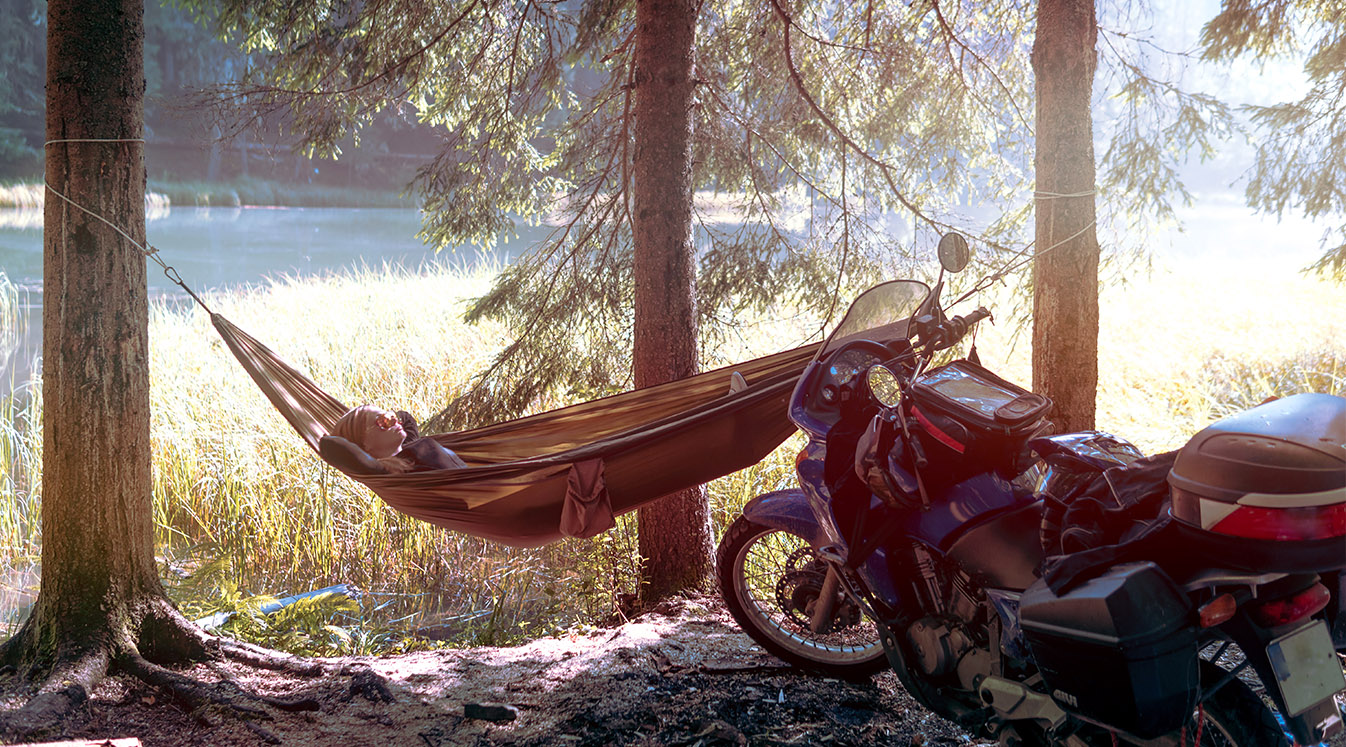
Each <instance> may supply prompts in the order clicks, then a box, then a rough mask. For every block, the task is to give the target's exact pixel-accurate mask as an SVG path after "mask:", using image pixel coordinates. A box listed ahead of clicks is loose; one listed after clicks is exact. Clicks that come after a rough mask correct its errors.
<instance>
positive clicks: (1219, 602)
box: [1197, 594, 1239, 628]
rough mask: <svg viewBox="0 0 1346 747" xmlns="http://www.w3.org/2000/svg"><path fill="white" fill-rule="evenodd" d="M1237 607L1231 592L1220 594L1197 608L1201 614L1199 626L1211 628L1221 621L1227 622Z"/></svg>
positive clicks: (1237, 604)
mask: <svg viewBox="0 0 1346 747" xmlns="http://www.w3.org/2000/svg"><path fill="white" fill-rule="evenodd" d="M1238 608H1239V603H1238V601H1237V600H1236V599H1234V595H1233V594H1221V595H1220V596H1218V597H1216V598H1214V599H1212V600H1210V601H1209V602H1206V603H1205V604H1203V605H1201V609H1199V610H1197V612H1198V614H1200V616H1201V627H1203V628H1213V627H1215V626H1216V625H1220V624H1221V623H1226V622H1229V620H1230V619H1231V618H1233V617H1234V613H1235V612H1237V611H1238Z"/></svg>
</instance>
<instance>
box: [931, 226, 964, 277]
mask: <svg viewBox="0 0 1346 747" xmlns="http://www.w3.org/2000/svg"><path fill="white" fill-rule="evenodd" d="M938 252H939V264H940V266H941V267H943V268H944V269H945V270H947V271H949V272H962V271H963V268H964V267H967V263H968V260H970V259H972V252H970V251H968V248H967V239H965V238H963V235H962V234H960V233H953V232H949V233H946V234H944V236H943V237H941V238H940V240H939V249H938Z"/></svg>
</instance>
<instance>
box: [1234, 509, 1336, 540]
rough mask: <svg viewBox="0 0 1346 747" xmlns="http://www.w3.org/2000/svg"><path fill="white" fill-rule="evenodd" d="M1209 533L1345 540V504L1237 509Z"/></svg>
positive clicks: (1254, 536) (1291, 538)
mask: <svg viewBox="0 0 1346 747" xmlns="http://www.w3.org/2000/svg"><path fill="white" fill-rule="evenodd" d="M1210 530H1211V531H1212V532H1219V533H1220V534H1227V535H1230V536H1233V537H1247V538H1249V539H1263V540H1316V539H1329V538H1332V537H1346V503H1337V504H1333V505H1330V506H1302V507H1298V508H1263V507H1260V506H1239V507H1238V508H1237V509H1235V510H1234V512H1233V513H1231V514H1229V515H1228V516H1226V517H1224V518H1223V519H1221V520H1220V521H1218V522H1216V524H1215V525H1214V526H1212V527H1211V528H1210Z"/></svg>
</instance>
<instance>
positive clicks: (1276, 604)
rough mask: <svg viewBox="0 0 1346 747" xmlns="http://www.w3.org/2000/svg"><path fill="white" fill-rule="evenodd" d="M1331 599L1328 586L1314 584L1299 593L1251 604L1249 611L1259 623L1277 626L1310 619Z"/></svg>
mask: <svg viewBox="0 0 1346 747" xmlns="http://www.w3.org/2000/svg"><path fill="white" fill-rule="evenodd" d="M1331 599H1332V593H1331V592H1329V591H1328V590H1327V587H1326V586H1323V585H1322V584H1314V585H1313V586H1310V587H1309V588H1307V589H1305V590H1303V591H1301V592H1299V593H1298V594H1292V595H1290V596H1288V597H1282V598H1281V599H1272V600H1270V601H1267V602H1259V603H1257V604H1254V605H1251V606H1250V607H1249V608H1248V613H1249V614H1250V615H1252V618H1253V620H1254V621H1255V622H1256V623H1257V624H1258V625H1261V626H1262V627H1265V628H1275V627H1279V626H1281V625H1289V624H1290V623H1295V622H1299V621H1300V620H1306V619H1308V618H1309V617H1310V616H1312V615H1315V614H1317V613H1318V612H1319V611H1320V610H1322V609H1323V608H1324V607H1326V606H1327V603H1328V602H1329V601H1330V600H1331Z"/></svg>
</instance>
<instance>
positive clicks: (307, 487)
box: [0, 263, 1346, 653]
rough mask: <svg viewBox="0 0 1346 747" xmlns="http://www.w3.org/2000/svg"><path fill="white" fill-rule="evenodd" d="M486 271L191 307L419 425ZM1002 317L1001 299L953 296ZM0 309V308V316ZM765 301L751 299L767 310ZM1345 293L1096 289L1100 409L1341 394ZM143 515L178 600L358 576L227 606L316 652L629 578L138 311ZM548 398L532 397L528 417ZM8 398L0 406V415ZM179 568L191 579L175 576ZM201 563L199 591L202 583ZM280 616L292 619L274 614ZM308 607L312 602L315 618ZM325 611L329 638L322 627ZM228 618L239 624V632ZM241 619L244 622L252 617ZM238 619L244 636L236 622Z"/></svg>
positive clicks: (1122, 430)
mask: <svg viewBox="0 0 1346 747" xmlns="http://www.w3.org/2000/svg"><path fill="white" fill-rule="evenodd" d="M492 272H493V271H492V270H489V269H488V270H484V271H475V272H468V271H464V270H460V269H456V268H455V267H453V266H452V265H450V264H448V263H445V264H443V265H441V266H438V267H432V268H428V269H426V270H423V271H421V272H417V273H409V272H406V271H403V270H396V269H389V268H365V269H361V270H358V271H355V272H351V273H347V274H341V275H330V276H326V277H321V278H316V279H309V280H295V279H280V280H277V281H274V282H271V283H268V284H265V285H259V286H256V287H251V288H246V289H242V290H238V291H233V292H227V293H216V294H212V295H210V296H209V298H208V299H207V301H208V303H210V304H211V306H212V307H213V308H214V309H215V310H217V311H219V312H221V313H223V314H224V315H225V316H227V317H229V318H230V319H231V320H232V321H234V322H235V323H237V324H238V325H239V326H241V327H243V328H244V329H246V330H248V331H249V332H250V333H252V334H253V335H255V336H257V337H258V338H259V339H261V340H263V341H264V342H265V343H266V344H268V345H269V346H271V347H272V348H273V349H274V350H276V351H278V352H279V353H280V354H281V356H282V357H283V358H285V359H286V360H287V361H289V362H290V363H291V364H293V365H295V366H296V367H297V368H299V369H300V370H302V371H305V372H306V373H307V374H309V375H310V376H311V377H312V378H313V379H314V380H315V381H316V382H318V383H319V384H320V385H321V386H323V387H324V388H325V389H327V390H328V391H329V392H331V393H333V394H334V395H335V396H337V397H338V398H340V399H342V400H343V401H344V402H346V403H348V404H356V403H360V402H372V403H375V404H380V405H383V406H388V407H392V406H397V407H400V408H404V409H407V410H410V411H411V412H413V413H414V414H416V415H418V416H419V417H421V418H425V417H428V416H429V415H431V414H433V413H435V412H436V411H438V410H439V409H440V408H441V407H442V406H443V405H444V404H445V403H447V402H449V401H450V400H452V399H453V398H454V397H455V396H456V395H458V394H459V393H461V392H462V391H463V390H464V388H465V387H466V386H467V385H468V383H469V379H470V376H471V375H472V374H473V372H475V371H478V370H481V369H482V368H483V367H484V365H485V364H486V363H487V362H488V361H489V360H490V359H491V357H492V356H493V355H494V354H495V353H496V352H497V351H498V350H499V349H500V348H501V346H502V345H504V344H505V342H506V337H507V331H506V330H504V329H501V328H499V327H497V326H494V325H491V324H478V325H476V326H467V325H465V324H463V323H462V321H461V317H462V314H463V311H464V309H465V308H466V303H467V300H468V299H470V298H472V297H474V296H475V295H478V294H480V293H482V292H484V291H485V290H486V288H487V287H488V285H489V283H490V279H491V276H492ZM973 303H983V304H985V305H987V306H990V307H991V308H993V309H996V310H999V311H1001V312H1002V313H1001V318H1002V319H1005V318H1007V314H1005V313H1004V312H1005V311H1006V310H1007V309H1008V308H1009V307H1010V302H1009V300H1008V297H1000V296H989V295H988V296H987V297H985V298H982V299H974V300H973ZM3 308H4V307H3V305H0V317H2V316H3ZM768 316H770V315H768ZM779 318H780V319H783V320H785V321H776V320H773V319H769V318H768V319H757V320H752V319H749V320H746V321H745V323H744V324H743V325H742V326H741V327H740V328H738V329H737V330H736V331H735V332H734V333H733V334H732V335H728V336H726V337H725V338H724V340H725V342H724V345H723V346H721V347H720V348H719V353H718V357H719V358H720V359H722V360H733V359H742V358H747V357H751V356H754V355H761V354H765V353H768V352H773V351H775V350H779V349H782V348H786V347H790V346H793V345H797V344H800V343H802V342H803V341H804V340H805V339H806V338H808V337H809V335H810V334H812V333H813V332H814V331H816V329H817V323H816V320H810V319H794V318H793V317H792V316H791V315H789V314H780V315H779ZM1343 320H1346V297H1343V295H1342V294H1341V293H1340V292H1339V288H1338V287H1334V286H1332V285H1331V284H1329V283H1326V282H1321V281H1318V280H1315V279H1313V278H1308V277H1304V276H1299V275H1293V274H1285V275H1284V276H1274V277H1270V278H1268V275H1267V273H1259V274H1256V277H1255V279H1253V278H1252V277H1250V275H1249V274H1244V275H1242V276H1240V275H1235V274H1232V273H1231V274H1230V275H1228V276H1221V277H1214V276H1206V277H1203V278H1201V279H1200V281H1199V282H1194V281H1193V280H1192V279H1191V278H1190V277H1188V276H1186V275H1183V274H1179V273H1173V272H1167V273H1163V272H1161V273H1157V274H1155V275H1153V276H1149V277H1145V278H1141V279H1138V280H1135V281H1133V282H1132V283H1130V284H1129V285H1127V286H1125V287H1110V288H1108V289H1106V290H1105V292H1104V295H1103V318H1102V330H1101V334H1100V344H1101V348H1102V352H1101V360H1100V370H1101V380H1100V396H1099V409H1098V421H1099V426H1100V428H1103V429H1106V430H1110V431H1112V432H1115V433H1117V434H1119V435H1123V436H1125V437H1127V438H1130V439H1131V440H1133V441H1135V442H1136V443H1137V444H1139V445H1140V446H1142V448H1144V449H1145V450H1146V451H1155V450H1159V449H1166V448H1174V447H1176V446H1178V445H1180V444H1181V443H1182V442H1183V441H1184V440H1185V439H1186V438H1187V437H1189V436H1190V435H1191V433H1193V432H1194V431H1195V430H1197V429H1199V428H1200V427H1202V426H1204V425H1205V424H1207V423H1209V422H1210V421H1211V420H1213V419H1215V418H1217V417H1220V416H1221V415H1224V414H1227V413H1228V412H1230V411H1233V410H1235V409H1239V408H1242V407H1246V406H1248V405H1250V404H1256V403H1257V402H1258V401H1260V400H1261V399H1263V398H1265V397H1266V396H1272V395H1284V394H1289V393H1292V392H1293V391H1300V390H1318V391H1329V392H1336V393H1342V392H1343V390H1344V387H1343V379H1344V377H1346V329H1343V325H1344V324H1346V321H1343ZM1022 331H1023V330H1019V329H1016V328H1015V326H1014V325H1012V324H1010V323H1008V322H1006V321H1002V322H1001V323H1000V324H998V325H994V326H992V325H986V327H985V328H984V329H983V330H981V331H980V332H979V334H978V338H977V339H978V346H979V349H980V352H981V355H982V359H983V362H984V363H985V364H986V365H987V366H988V367H990V368H992V369H993V370H996V371H998V372H1001V373H1002V374H1004V375H1005V376H1006V377H1007V378H1010V379H1012V380H1016V381H1020V382H1022V383H1025V384H1026V383H1028V382H1029V381H1030V378H1029V376H1028V371H1029V365H1030V364H1029V357H1028V336H1027V335H1026V334H1018V335H1017V336H1016V333H1017V332H1022ZM151 388H152V393H151V396H152V409H153V426H152V441H153V450H154V454H153V463H154V521H155V526H156V529H157V537H158V541H159V543H160V545H161V547H162V548H163V556H164V560H165V567H166V577H167V578H168V579H169V580H170V582H172V583H171V584H170V585H171V586H173V587H174V589H175V593H176V594H177V595H178V598H179V599H180V603H181V604H182V605H183V606H184V608H185V609H187V610H189V611H190V612H191V613H192V614H198V613H199V614H206V613H209V612H214V611H216V610H218V609H239V610H242V611H244V612H246V610H247V609H248V607H247V605H248V601H247V600H248V599H249V598H251V597H253V596H255V595H275V596H280V595H283V594H287V593H292V592H298V591H306V590H308V589H312V588H319V587H323V586H328V585H331V584H335V583H343V582H344V583H349V584H352V585H355V586H357V587H359V588H361V589H363V590H364V591H365V592H366V595H365V596H364V597H363V598H362V599H361V600H360V604H359V610H358V611H353V610H352V608H351V607H350V606H349V605H346V606H342V605H341V604H334V605H333V606H332V607H331V609H330V610H328V611H329V612H330V613H331V615H333V616H334V617H333V618H332V620H334V621H335V622H333V621H328V622H321V621H319V622H313V620H314V619H316V618H314V615H316V614H317V612H315V610H317V611H318V612H321V611H322V610H323V609H327V608H323V607H321V606H320V605H319V606H313V605H310V606H308V607H305V608H304V610H302V611H301V612H302V616H303V617H304V619H305V620H307V621H308V622H305V623H304V625H306V626H307V627H305V628H304V629H305V630H311V631H312V634H311V635H306V636H300V637H299V638H295V637H294V636H292V635H290V634H289V633H287V632H285V631H279V630H277V629H275V626H274V625H273V626H272V627H270V628H267V627H265V626H262V625H261V623H259V622H258V619H257V618H256V617H255V616H250V615H246V614H245V615H244V616H243V617H242V618H240V620H241V621H242V622H240V623H239V625H240V627H239V628H238V629H236V631H235V632H236V633H237V634H239V635H252V636H254V637H256V638H258V639H259V640H265V641H269V642H274V643H277V644H278V645H286V646H289V647H291V648H293V649H295V650H304V651H315V652H323V653H340V652H370V651H374V650H383V651H394V650H406V649H407V648H411V647H415V646H422V645H427V644H425V643H424V642H423V641H420V642H418V641H419V639H414V638H412V637H410V631H412V630H413V629H421V630H422V631H423V632H426V633H429V634H432V635H434V636H435V637H437V638H440V639H447V640H449V641H451V642H457V643H491V644H501V643H509V642H513V641H518V640H521V639H523V638H526V637H532V636H536V635H540V634H546V633H552V632H556V631H559V630H562V629H565V628H568V627H572V626H576V625H584V624H589V623H593V622H596V621H600V620H605V619H610V618H612V617H613V616H614V615H618V614H620V613H621V611H622V610H623V608H624V604H625V601H626V600H627V599H628V598H629V595H632V594H634V593H635V592H636V587H635V584H636V581H635V578H636V569H637V560H636V551H635V548H636V536H635V521H634V519H633V517H624V518H623V519H621V520H620V522H619V524H618V527H617V528H616V529H614V530H612V531H610V532H608V533H605V534H604V535H601V536H600V537H597V538H594V539H592V540H585V541H580V540H567V541H563V542H559V543H556V544H553V545H551V546H548V547H543V548H537V549H531V550H519V549H513V548H506V547H500V546H496V545H493V544H491V543H489V542H484V541H481V540H477V539H474V538H471V537H466V536H463V535H460V534H455V533H452V532H448V531H445V530H441V529H437V528H434V527H431V526H429V525H427V524H424V523H422V522H418V521H415V520H412V519H409V518H407V517H405V516H403V515H401V514H398V513H396V512H394V511H392V510H391V509H389V508H388V507H387V506H385V505H384V504H383V503H382V502H381V501H379V500H378V499H377V498H376V497H375V496H373V495H372V494H371V493H369V492H368V491H367V490H365V489H363V488H361V487H360V486H358V485H357V484H356V483H354V482H352V481H350V480H348V479H346V478H345V477H343V476H341V475H340V474H339V473H337V472H335V471H334V470H332V469H331V468H329V467H327V466H325V465H324V464H323V463H322V462H321V461H320V460H318V459H317V457H316V456H315V455H314V454H313V453H312V452H311V451H310V450H309V449H308V448H307V447H306V446H305V445H304V444H303V443H302V441H301V440H300V439H299V438H298V437H296V435H295V434H294V432H293V431H292V430H291V429H290V428H289V426H288V425H287V424H286V423H285V422H284V421H283V420H282V419H281V417H280V416H279V414H277V413H276V411H275V410H274V409H272V407H271V406H270V404H269V403H268V402H267V401H266V400H265V398H264V397H263V396H262V395H261V393H260V392H258V390H257V389H256V388H255V386H254V385H253V384H252V382H251V380H250V379H249V378H248V377H247V375H246V374H245V373H244V372H243V371H242V369H241V368H239V367H238V365H237V363H236V362H235V361H234V360H233V358H232V357H231V355H230V354H229V352H228V351H227V349H226V348H225V346H224V345H223V343H222V342H221V341H220V340H219V338H218V337H217V336H216V335H215V333H214V331H213V329H211V327H210V325H209V321H208V319H207V318H206V316H205V314H203V313H201V312H200V311H199V310H196V309H188V308H184V307H182V306H181V305H167V304H160V305H157V306H155V307H154V308H153V309H152V313H151ZM39 402H40V397H31V396H30V397H22V398H11V400H10V401H9V402H8V403H7V404H6V403H0V486H2V487H3V491H4V493H3V496H0V543H3V546H4V547H3V549H0V556H2V557H3V558H5V559H7V560H9V562H10V563H15V562H17V561H18V559H19V558H20V557H25V556H32V555H34V554H35V553H36V548H37V543H38V536H37V529H38V528H37V526H36V517H37V516H38V512H37V509H36V502H37V500H38V496H39V495H40V488H41V473H40V468H39V465H40V452H41V434H40V428H39V427H38V424H39V423H40V420H41V418H40V409H39V407H40V405H39V404H38V403H39ZM559 404H561V403H559V402H538V403H537V406H536V409H538V410H541V409H546V408H549V407H554V406H557V405H559ZM5 407H8V408H9V409H7V410H6V409H3V408H5ZM799 447H800V441H799V437H797V436H796V437H795V438H794V439H792V440H790V441H787V442H786V444H785V445H783V446H782V447H781V448H780V449H778V450H777V451H776V452H775V453H774V454H772V455H771V456H769V457H768V458H767V459H765V460H763V462H761V463H759V464H758V465H755V466H753V467H752V468H749V469H747V470H743V471H741V472H739V473H737V474H734V475H730V476H728V477H725V478H723V479H721V480H717V481H715V482H713V483H711V484H710V485H709V486H708V494H709V497H710V502H711V512H712V518H713V522H714V525H715V528H716V531H717V532H719V531H722V530H723V527H724V526H725V525H727V524H728V522H729V521H731V520H732V519H733V518H734V516H735V515H736V514H737V512H738V511H739V510H740V508H741V506H742V505H743V503H744V502H746V501H747V500H748V499H749V498H751V497H752V496H754V495H757V494H760V493H763V492H767V491H770V490H776V489H780V488H783V487H788V486H790V485H792V484H793V481H794V474H793V455H794V454H795V452H797V451H798V449H799ZM194 571H195V572H197V576H196V577H195V581H180V580H176V579H180V578H181V577H183V576H185V575H189V574H191V573H192V572H194ZM202 577H207V578H209V579H213V580H211V581H209V583H206V584H205V586H202V585H201V582H200V580H201V578H202ZM296 614H300V613H296ZM324 614H325V613H324ZM329 624H330V625H334V626H336V627H337V628H339V629H340V630H339V631H334V630H332V629H329V628H328V627H325V626H327V625H329ZM249 626H250V627H249ZM259 626H260V627H259ZM250 631H251V632H250Z"/></svg>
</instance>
